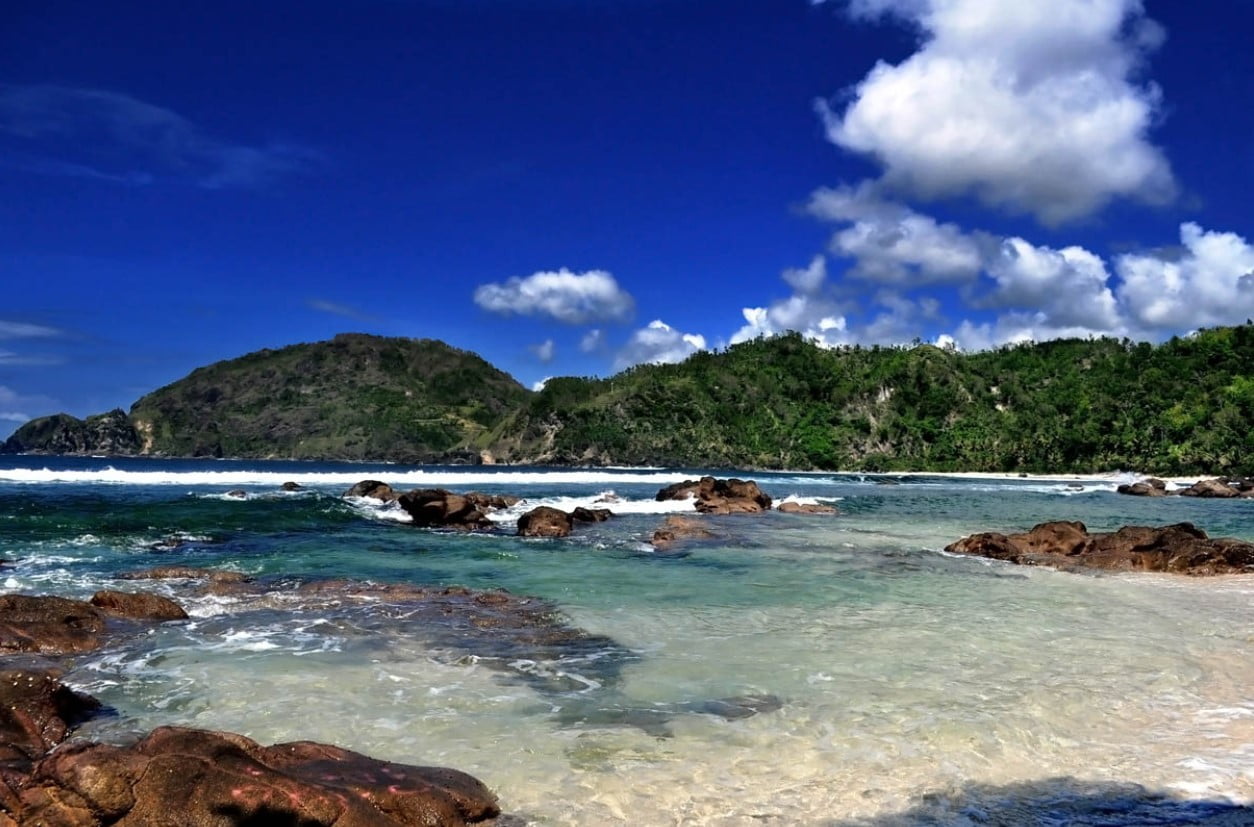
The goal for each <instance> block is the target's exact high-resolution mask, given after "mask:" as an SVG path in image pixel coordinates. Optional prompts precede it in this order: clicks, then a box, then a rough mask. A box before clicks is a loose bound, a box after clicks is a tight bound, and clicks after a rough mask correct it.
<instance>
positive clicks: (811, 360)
mask: <svg viewBox="0 0 1254 827" xmlns="http://www.w3.org/2000/svg"><path fill="white" fill-rule="evenodd" d="M1251 422H1254V326H1252V325H1250V324H1246V325H1243V326H1241V327H1235V328H1216V329H1213V330H1205V331H1201V332H1199V333H1197V334H1194V335H1192V336H1189V337H1185V338H1176V339H1172V340H1171V341H1169V342H1166V343H1164V344H1162V345H1158V346H1152V345H1149V344H1145V343H1132V342H1128V341H1116V340H1112V339H1102V340H1083V341H1081V340H1064V341H1054V342H1044V343H1039V344H1024V345H1016V346H1009V347H1004V348H1000V349H998V350H993V351H987V352H981V353H973V354H961V353H957V352H955V351H952V350H943V349H939V348H936V347H932V346H930V345H918V346H915V347H912V348H882V347H872V348H862V347H851V348H839V349H835V350H823V349H820V348H818V347H816V346H814V345H813V344H811V343H809V342H807V341H805V340H803V339H802V338H801V337H800V336H798V335H795V334H793V335H787V336H779V337H775V338H771V339H758V340H755V341H752V342H746V343H744V344H740V345H735V346H732V347H730V348H728V349H727V350H725V351H722V352H719V353H709V352H703V353H698V354H696V355H694V356H692V357H691V358H689V359H688V360H687V361H685V362H683V363H681V364H678V365H642V366H638V367H635V368H632V369H630V370H627V371H624V372H623V373H620V374H617V375H615V376H612V377H610V378H606V379H589V378H570V377H567V378H557V379H552V380H550V381H549V382H548V384H547V385H546V386H545V388H544V389H543V390H542V391H540V392H539V393H532V392H530V391H528V390H526V389H525V388H523V387H522V386H521V385H519V384H518V383H517V382H516V381H514V380H513V379H512V378H511V377H509V376H508V375H507V374H505V373H502V372H501V371H499V370H497V369H495V368H493V367H492V366H491V365H489V364H488V363H487V362H485V361H483V360H482V359H480V358H479V357H478V356H476V355H474V354H472V353H467V352H465V351H460V350H456V349H453V348H451V347H449V346H447V345H445V344H443V343H441V342H435V341H430V340H410V339H390V338H382V337H378V336H367V335H361V334H346V335H341V336H337V337H336V338H335V339H333V340H331V341H329V342H318V343H314V344H303V345H293V346H291V347H286V348H282V349H280V350H273V351H271V350H264V351H259V352H257V353H252V354H249V355H247V356H243V357H241V358H239V359H232V360H229V361H225V362H219V363H217V364H215V365H210V366H209V367H205V368H200V369H198V370H196V371H193V372H192V373H191V374H190V375H188V376H187V377H186V378H184V379H181V380H179V381H178V382H175V383H173V384H171V385H168V386H166V387H164V388H161V389H160V390H158V391H155V392H153V393H151V394H149V395H147V396H145V397H143V398H142V399H140V400H139V401H137V402H136V403H135V405H134V406H133V407H132V408H131V412H130V415H129V421H127V420H124V419H123V418H122V415H121V413H120V412H114V413H112V414H102V415H101V416H100V417H93V418H89V419H88V420H87V421H86V422H84V421H80V420H76V419H74V418H72V417H66V416H64V415H59V416H57V417H45V418H43V419H40V420H34V421H32V422H30V423H27V424H26V425H24V426H23V427H22V428H19V429H18V431H17V432H16V433H15V434H14V436H13V437H11V438H10V439H9V441H8V442H7V443H5V445H4V450H7V451H10V452H13V451H46V452H64V453H145V454H158V455H166V456H235V457H285V458H286V457H293V458H325V459H390V460H396V461H402V462H423V461H427V462H431V461H442V462H448V461H471V462H474V461H478V459H479V455H480V452H481V451H485V450H486V451H489V452H491V453H492V454H493V455H494V456H495V457H496V458H497V459H500V460H502V461H506V462H536V463H553V464H586V465H609V464H614V465H670V466H677V465H684V466H706V467H710V466H715V467H717V466H724V467H740V468H753V467H758V468H816V469H846V470H872V471H893V470H907V469H909V470H937V471H956V470H966V471H1071V472H1095V471H1106V470H1117V469H1138V470H1144V471H1151V472H1155V473H1163V474H1173V473H1179V474H1189V473H1210V474H1213V473H1229V474H1250V473H1254V428H1251V427H1250V423H1251ZM89 424H90V427H88V426H89ZM128 427H129V428H132V429H133V433H132V434H131V435H130V436H128V431H127V429H128Z"/></svg>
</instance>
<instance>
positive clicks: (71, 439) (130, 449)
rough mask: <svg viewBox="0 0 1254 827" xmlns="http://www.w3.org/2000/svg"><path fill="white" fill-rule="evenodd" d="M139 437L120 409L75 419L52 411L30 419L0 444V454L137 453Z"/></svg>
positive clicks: (120, 454)
mask: <svg viewBox="0 0 1254 827" xmlns="http://www.w3.org/2000/svg"><path fill="white" fill-rule="evenodd" d="M140 446H141V441H140V438H139V434H138V432H136V430H135V428H134V427H133V426H132V425H131V422H130V420H129V419H128V418H127V416H126V413H125V412H123V411H122V410H121V409H118V410H113V411H109V412H108V413H102V414H96V415H95V416H89V417H87V418H86V419H78V418H76V417H73V416H70V415H69V414H63V413H61V414H54V415H52V416H44V417H40V418H39V419H32V420H31V421H30V422H27V423H26V424H25V425H23V426H22V427H20V428H18V429H17V430H16V431H14V432H13V435H12V436H11V437H9V438H8V439H7V440H5V441H4V444H3V445H0V454H27V453H30V454H107V455H110V456H125V455H128V454H137V453H139V451H140Z"/></svg>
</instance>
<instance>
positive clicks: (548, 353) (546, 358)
mask: <svg viewBox="0 0 1254 827" xmlns="http://www.w3.org/2000/svg"><path fill="white" fill-rule="evenodd" d="M527 349H528V350H530V351H531V352H532V353H533V354H535V357H536V358H537V359H539V360H540V361H541V362H544V363H545V364H548V363H549V362H552V361H553V357H554V356H556V355H557V343H556V342H554V341H553V340H552V339H545V340H544V341H543V342H541V343H540V344H538V345H531V346H530V347H528V348H527ZM546 381H547V380H546Z"/></svg>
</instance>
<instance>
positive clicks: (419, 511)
mask: <svg viewBox="0 0 1254 827" xmlns="http://www.w3.org/2000/svg"><path fill="white" fill-rule="evenodd" d="M397 502H398V503H399V504H400V506H401V508H403V509H405V512H406V513H407V514H409V516H410V517H412V518H413V520H414V525H416V526H420V527H423V528H456V529H462V530H471V529H477V528H487V527H489V526H490V525H492V521H491V520H489V519H488V518H487V517H486V516H484V514H483V512H482V511H480V510H479V508H478V507H477V506H476V505H475V503H474V502H473V501H472V500H471V499H469V498H468V497H464V496H462V495H461V494H454V493H453V492H452V491H445V490H444V489H443V488H427V489H422V490H417V491H409V492H407V493H405V494H401V495H400V497H398V498H397Z"/></svg>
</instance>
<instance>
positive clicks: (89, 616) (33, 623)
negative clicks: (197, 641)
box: [0, 592, 187, 655]
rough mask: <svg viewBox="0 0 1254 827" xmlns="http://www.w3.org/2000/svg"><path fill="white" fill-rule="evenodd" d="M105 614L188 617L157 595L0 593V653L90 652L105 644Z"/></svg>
mask: <svg viewBox="0 0 1254 827" xmlns="http://www.w3.org/2000/svg"><path fill="white" fill-rule="evenodd" d="M97 599H99V601H100V602H99V603H96V602H95V601H96V600H97ZM109 616H113V617H125V618H131V619H135V620H150V621H162V620H180V619H183V618H186V617H187V614H186V613H185V612H184V611H183V609H182V607H180V606H179V605H178V604H177V603H175V602H174V601H172V600H168V599H167V598H164V597H160V596H159V595H155V594H143V593H140V594H128V593H125V592H99V593H97V594H96V596H95V597H94V598H93V603H85V602H83V601H81V600H70V599H68V598H65V597H51V596H47V595H41V596H33V595H25V594H6V595H0V653H4V652H10V653H13V652H31V653H39V654H44V655H68V654H75V653H79V652H90V651H92V650H93V649H97V648H99V647H100V646H101V645H102V644H103V643H104V635H105V632H106V626H107V619H108V617H109Z"/></svg>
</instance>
